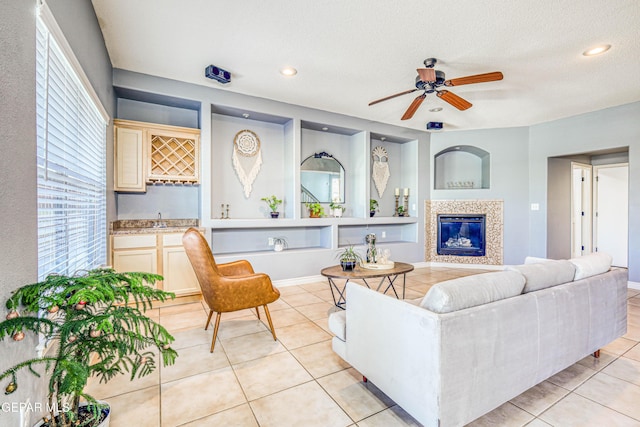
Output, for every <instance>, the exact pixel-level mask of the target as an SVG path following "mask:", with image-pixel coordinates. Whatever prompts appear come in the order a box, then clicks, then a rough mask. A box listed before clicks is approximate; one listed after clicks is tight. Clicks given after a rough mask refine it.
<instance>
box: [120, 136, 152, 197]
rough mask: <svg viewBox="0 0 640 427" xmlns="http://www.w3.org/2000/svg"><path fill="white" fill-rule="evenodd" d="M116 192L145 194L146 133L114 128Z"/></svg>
mask: <svg viewBox="0 0 640 427" xmlns="http://www.w3.org/2000/svg"><path fill="white" fill-rule="evenodd" d="M114 135H115V141H114V153H115V169H116V170H115V174H114V177H115V183H114V190H115V191H131V192H144V191H146V190H147V188H146V182H145V170H144V166H145V162H144V157H145V150H144V145H145V144H144V131H143V130H142V129H136V128H130V127H127V126H124V125H123V126H118V125H116V126H115V127H114Z"/></svg>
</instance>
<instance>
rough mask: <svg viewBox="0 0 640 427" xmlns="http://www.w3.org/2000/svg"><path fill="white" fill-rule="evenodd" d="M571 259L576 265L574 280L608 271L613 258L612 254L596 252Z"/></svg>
mask: <svg viewBox="0 0 640 427" xmlns="http://www.w3.org/2000/svg"><path fill="white" fill-rule="evenodd" d="M569 261H570V262H571V263H572V264H573V265H574V266H575V267H576V273H575V276H574V278H573V280H580V279H586V278H587V277H591V276H595V275H596V274H602V273H606V272H607V271H609V269H611V262H612V261H613V259H612V258H611V255H609V254H605V253H604V252H594V253H592V254H589V255H585V256H581V257H578V258H571V259H570V260H569Z"/></svg>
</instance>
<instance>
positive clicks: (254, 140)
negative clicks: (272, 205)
mask: <svg viewBox="0 0 640 427" xmlns="http://www.w3.org/2000/svg"><path fill="white" fill-rule="evenodd" d="M232 159H233V169H234V170H235V171H236V174H237V175H238V179H239V180H240V183H241V184H242V187H243V191H244V197H246V198H247V199H248V198H249V195H250V194H251V189H252V186H253V181H255V180H256V177H257V176H258V172H260V166H262V153H261V152H260V138H258V135H256V134H255V132H252V131H250V130H247V129H245V130H241V131H240V132H238V133H237V134H236V136H235V137H234V138H233V155H232Z"/></svg>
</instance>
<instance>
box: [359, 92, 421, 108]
mask: <svg viewBox="0 0 640 427" xmlns="http://www.w3.org/2000/svg"><path fill="white" fill-rule="evenodd" d="M417 90H418V89H409V90H405V91H404V92H400V93H396V94H395V95H389V96H385V97H384V98H380V99H376V100H375V101H371V102H370V103H369V106H372V105H375V104H377V103H378V102H382V101H386V100H388V99H391V98H395V97H396V96H401V95H406V94H408V93H411V92H415V91H417Z"/></svg>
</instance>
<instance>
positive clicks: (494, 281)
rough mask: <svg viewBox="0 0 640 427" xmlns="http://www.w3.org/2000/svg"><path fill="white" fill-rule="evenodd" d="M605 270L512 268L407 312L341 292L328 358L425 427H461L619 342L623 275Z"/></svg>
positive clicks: (393, 302)
mask: <svg viewBox="0 0 640 427" xmlns="http://www.w3.org/2000/svg"><path fill="white" fill-rule="evenodd" d="M603 264H606V268H605V266H604V265H603ZM594 265H595V266H596V267H594ZM609 265H610V258H609V260H608V264H607V263H606V260H605V262H603V259H602V255H594V256H591V255H589V256H587V257H582V258H581V259H577V260H571V261H553V262H544V263H540V264H527V265H522V266H516V267H511V268H507V270H511V271H501V272H495V273H486V274H480V275H475V276H469V277H465V278H461V279H456V280H453V281H447V282H442V283H439V284H437V285H435V286H433V287H432V288H431V289H430V290H429V292H428V293H427V295H426V296H425V297H424V298H423V299H421V300H417V301H414V302H413V303H412V302H408V301H402V300H397V299H395V298H391V297H389V296H386V295H383V294H381V293H378V292H375V291H372V290H370V289H367V288H365V287H363V286H359V285H357V284H352V283H349V284H348V285H347V290H346V292H347V298H346V300H347V309H346V311H341V312H338V313H334V314H332V315H331V316H330V317H329V327H330V329H331V330H332V332H333V333H334V334H335V335H336V336H335V337H334V338H333V349H334V351H335V352H336V353H337V354H338V355H340V357H342V358H343V359H344V360H345V361H347V362H348V363H349V364H351V366H353V367H354V368H355V369H356V370H358V371H359V372H360V373H362V375H363V376H365V377H366V378H367V379H368V380H369V381H371V382H372V383H373V384H375V385H376V386H377V387H378V388H380V389H381V390H382V391H383V392H384V393H385V394H387V395H388V396H389V397H390V398H391V399H393V400H394V401H395V402H396V403H397V404H398V405H400V406H401V407H402V408H403V409H404V410H406V411H407V412H408V413H409V414H411V415H412V416H413V417H414V418H415V419H416V420H418V421H419V422H420V423H422V424H424V425H425V426H439V427H447V426H462V425H464V424H466V423H468V422H471V421H473V420H474V419H476V418H478V417H480V416H482V415H484V414H485V413H487V412H489V411H491V410H493V409H494V408H496V407H498V406H500V405H501V404H503V403H504V402H507V401H508V400H510V399H512V398H514V397H516V396H518V395H519V394H521V393H522V392H524V391H525V390H527V389H529V388H531V387H533V386H534V385H536V384H538V383H540V382H542V381H544V380H545V379H547V378H549V377H550V376H552V375H554V374H556V373H557V372H559V371H561V370H563V369H565V368H567V367H568V366H570V365H572V364H574V363H576V362H577V361H579V360H581V359H582V358H584V357H585V356H588V355H590V354H592V353H594V352H595V351H597V350H599V349H600V348H601V347H602V346H604V345H606V344H608V343H610V342H611V341H613V340H614V339H616V338H618V337H620V336H622V335H624V334H625V333H626V328H627V302H626V298H627V270H626V269H612V270H609ZM603 271H605V272H603ZM567 277H568V282H567V280H566V279H567ZM574 277H575V279H576V280H573V279H574ZM563 282H567V283H563Z"/></svg>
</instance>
